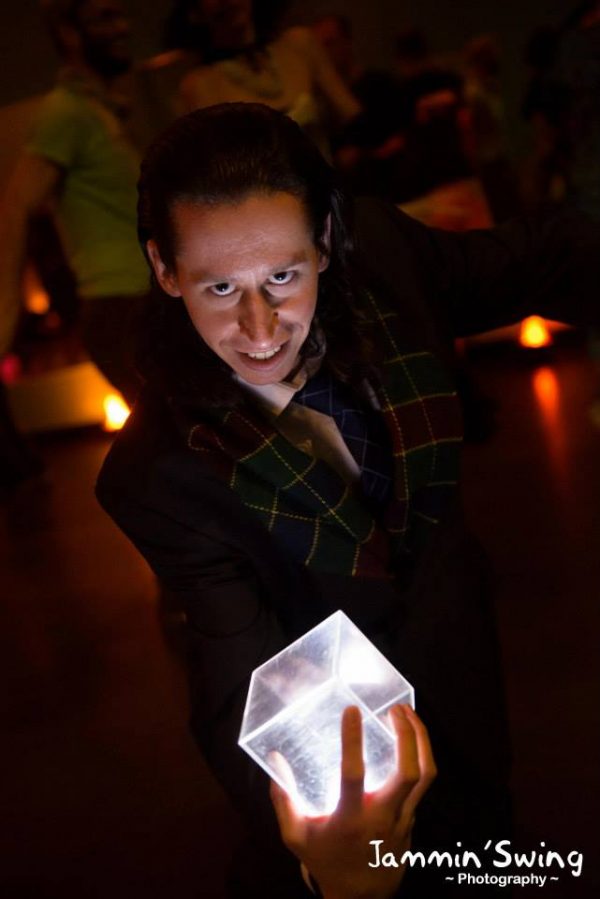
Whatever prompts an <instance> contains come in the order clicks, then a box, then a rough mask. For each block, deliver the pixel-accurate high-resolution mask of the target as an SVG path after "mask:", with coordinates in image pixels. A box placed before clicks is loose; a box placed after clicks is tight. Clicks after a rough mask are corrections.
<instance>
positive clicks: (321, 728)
mask: <svg viewBox="0 0 600 899" xmlns="http://www.w3.org/2000/svg"><path fill="white" fill-rule="evenodd" d="M396 703H409V704H410V705H412V706H413V707H414V690H413V688H412V686H411V685H410V683H409V682H408V681H407V680H406V678H404V677H402V675H401V674H400V673H399V672H398V671H397V670H396V669H395V668H394V666H393V665H392V664H390V662H388V660H387V659H386V658H385V656H383V655H382V654H381V653H380V652H379V650H378V649H376V648H375V647H374V646H373V644H372V643H371V642H370V641H369V640H368V639H367V638H366V637H365V635H364V634H363V633H361V631H360V630H359V629H358V628H357V627H356V625H355V624H353V623H352V621H350V619H349V618H348V616H347V615H345V614H344V613H343V612H341V611H340V612H335V613H334V614H333V615H330V616H329V618H326V619H325V621H322V622H321V624H319V625H317V627H315V628H313V629H312V630H311V631H308V633H306V634H305V635H304V636H303V637H300V639H298V640H296V641H295V642H294V643H291V644H290V645H289V646H288V647H286V648H285V649H283V650H282V651H281V652H279V653H277V655H275V656H273V658H272V659H269V661H268V662H265V663H264V664H263V665H261V666H260V668H257V669H256V670H255V671H254V672H253V674H252V679H251V681H250V689H249V691H248V698H247V700H246V708H245V710H244V718H243V721H242V728H241V731H240V738H239V745H240V746H241V747H242V748H243V749H245V750H246V752H247V753H248V754H249V755H250V756H251V757H252V758H253V759H254V760H255V761H256V762H258V764H259V765H260V766H261V767H262V768H264V770H265V771H266V772H267V774H269V776H270V777H272V778H273V779H274V780H275V781H277V783H279V784H280V785H281V786H282V787H283V788H284V789H286V790H287V791H288V793H290V795H291V796H292V798H293V800H294V804H295V806H296V808H297V809H298V810H299V811H300V812H302V813H303V814H305V815H327V814H331V812H332V811H333V810H334V809H335V807H336V805H337V802H338V799H339V794H340V764H341V739H340V733H341V730H340V728H341V716H342V712H343V710H344V709H345V708H346V707H347V706H349V705H356V706H358V707H359V708H360V710H361V713H362V719H363V755H364V759H365V790H367V791H369V792H370V791H373V790H376V789H377V788H378V787H380V786H382V784H383V783H384V782H385V781H386V780H387V778H388V777H389V775H390V774H392V772H393V771H394V769H395V765H396V735H395V731H394V730H393V726H392V724H391V723H390V721H389V720H388V715H387V712H388V710H389V709H390V708H391V706H393V705H396ZM273 753H280V754H281V755H282V756H283V757H284V759H285V761H286V762H287V764H288V765H289V768H290V769H291V773H292V774H293V779H294V781H295V784H294V785H292V784H291V783H290V782H289V780H286V778H285V777H284V776H282V773H281V772H280V771H279V770H278V768H277V767H276V765H275V763H274V759H273V756H272V754H273Z"/></svg>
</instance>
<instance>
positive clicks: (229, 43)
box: [197, 0, 255, 50]
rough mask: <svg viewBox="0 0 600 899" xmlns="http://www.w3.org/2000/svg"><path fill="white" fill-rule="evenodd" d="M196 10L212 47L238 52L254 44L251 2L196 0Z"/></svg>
mask: <svg viewBox="0 0 600 899" xmlns="http://www.w3.org/2000/svg"><path fill="white" fill-rule="evenodd" d="M197 9H198V11H199V14H200V21H202V22H205V23H206V25H207V27H208V30H209V32H210V38H211V42H212V44H213V45H214V47H216V48H218V49H221V50H238V49H241V48H242V47H247V46H249V45H250V44H252V43H254V40H255V31H254V21H253V18H252V0H197Z"/></svg>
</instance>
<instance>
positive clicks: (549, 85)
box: [521, 26, 570, 211]
mask: <svg viewBox="0 0 600 899" xmlns="http://www.w3.org/2000/svg"><path fill="white" fill-rule="evenodd" d="M559 49H560V31H559V29H558V28H555V27H553V26H541V27H539V28H536V29H535V31H534V32H533V33H532V34H531V35H530V37H529V39H528V41H527V45H526V48H525V62H526V64H527V66H528V68H529V82H528V84H527V88H526V91H525V96H524V98H523V105H522V110H521V111H522V114H523V117H524V118H525V120H526V121H527V122H528V123H529V125H530V129H531V145H532V146H531V151H530V153H529V156H528V158H527V159H526V160H525V163H524V166H523V176H522V183H521V195H522V200H523V203H524V205H525V208H526V209H528V210H530V211H536V210H538V209H539V208H542V207H544V206H545V205H546V204H549V203H560V202H563V201H564V199H565V195H566V189H567V169H568V158H569V141H568V128H569V121H568V113H569V99H570V91H569V88H568V87H567V85H566V84H565V82H564V81H563V80H561V78H560V77H559V75H558V72H557V69H556V65H557V59H558V53H559Z"/></svg>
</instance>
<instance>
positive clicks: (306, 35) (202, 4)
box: [181, 0, 360, 155]
mask: <svg viewBox="0 0 600 899" xmlns="http://www.w3.org/2000/svg"><path fill="white" fill-rule="evenodd" d="M196 8H197V9H198V11H199V14H200V16H201V21H202V23H203V27H204V32H203V33H204V36H205V37H204V43H203V44H202V45H201V46H200V47H199V48H198V51H199V53H200V56H201V58H202V60H203V64H202V65H200V66H199V67H198V68H196V69H195V70H193V71H192V72H190V73H189V74H188V75H187V76H186V77H185V78H184V80H183V82H182V85H181V98H182V111H190V110H193V109H199V108H202V107H205V106H211V105H213V104H215V103H227V102H238V101H241V102H257V103H264V104H266V105H268V106H271V107H273V109H278V110H280V111H281V112H285V113H286V114H287V115H289V116H290V117H291V118H293V119H294V121H296V122H298V124H299V125H300V126H301V127H302V128H303V129H304V130H305V131H306V132H307V134H309V135H310V137H311V138H312V139H313V140H314V142H315V143H316V144H317V146H318V147H319V148H320V149H321V151H322V152H324V153H326V154H327V155H328V154H329V153H330V138H331V131H332V129H331V122H334V123H335V124H334V128H337V127H339V126H340V125H342V124H344V123H346V122H348V121H350V120H351V119H353V118H354V117H355V116H357V115H358V114H359V113H360V105H359V103H358V102H357V100H356V98H355V97H354V96H353V95H352V93H351V92H350V90H348V88H347V87H346V85H345V84H344V82H343V81H342V79H341V78H340V76H339V75H338V73H337V72H336V70H335V68H334V67H333V65H332V64H331V62H330V60H329V58H328V56H327V54H326V53H325V52H324V51H323V49H322V47H321V46H320V44H319V43H318V42H317V41H316V40H315V38H314V37H313V35H312V33H311V31H310V29H308V28H302V27H294V28H287V29H285V30H283V31H282V30H281V29H280V28H279V21H280V14H281V11H282V8H283V4H281V3H278V4H276V3H272V2H271V3H265V0H254V2H252V0H196Z"/></svg>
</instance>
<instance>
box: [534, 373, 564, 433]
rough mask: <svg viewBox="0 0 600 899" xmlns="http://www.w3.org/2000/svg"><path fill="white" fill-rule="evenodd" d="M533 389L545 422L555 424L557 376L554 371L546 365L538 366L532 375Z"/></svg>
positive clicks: (557, 390)
mask: <svg viewBox="0 0 600 899" xmlns="http://www.w3.org/2000/svg"><path fill="white" fill-rule="evenodd" d="M533 390H534V393H535V395H536V397H537V400H538V402H539V404H540V406H541V407H542V411H543V413H544V416H545V418H546V420H547V422H548V423H549V424H551V425H552V426H555V425H556V424H557V422H556V415H557V413H558V399H559V387H558V378H557V377H556V374H555V372H553V371H552V369H551V368H548V366H544V367H543V368H538V369H537V371H535V372H534V375H533Z"/></svg>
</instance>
